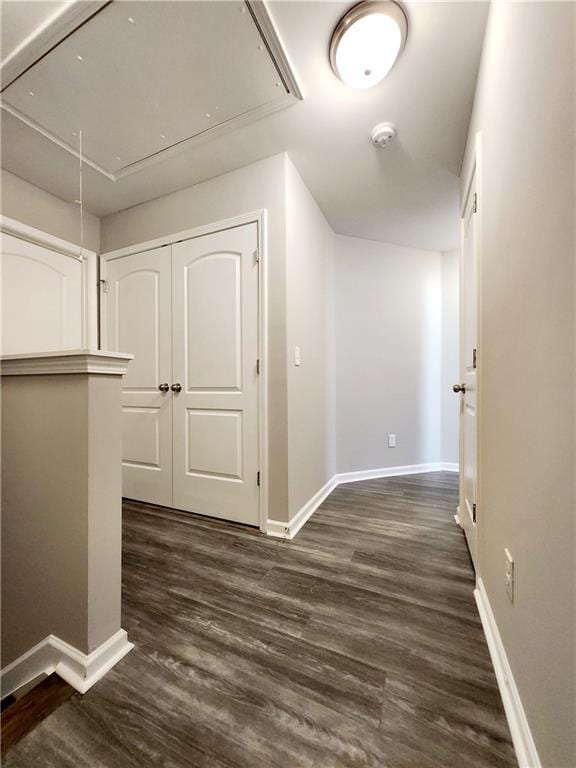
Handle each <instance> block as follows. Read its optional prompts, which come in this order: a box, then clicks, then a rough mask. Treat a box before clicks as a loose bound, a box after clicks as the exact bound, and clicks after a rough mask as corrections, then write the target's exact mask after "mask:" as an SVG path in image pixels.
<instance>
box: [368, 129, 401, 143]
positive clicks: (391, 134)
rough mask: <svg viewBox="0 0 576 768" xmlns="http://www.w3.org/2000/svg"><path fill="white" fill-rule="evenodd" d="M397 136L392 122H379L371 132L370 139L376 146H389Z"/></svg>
mask: <svg viewBox="0 0 576 768" xmlns="http://www.w3.org/2000/svg"><path fill="white" fill-rule="evenodd" d="M395 136H396V128H395V126H394V125H393V124H392V123H378V125H376V126H375V127H374V128H373V129H372V133H371V134H370V141H371V142H372V144H374V146H375V147H387V146H388V144H390V143H391V142H392V141H394V138H395Z"/></svg>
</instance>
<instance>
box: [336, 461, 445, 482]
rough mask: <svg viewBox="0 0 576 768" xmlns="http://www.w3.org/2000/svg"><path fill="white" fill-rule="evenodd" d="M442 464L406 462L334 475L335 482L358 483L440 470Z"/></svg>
mask: <svg viewBox="0 0 576 768" xmlns="http://www.w3.org/2000/svg"><path fill="white" fill-rule="evenodd" d="M441 470H442V464H441V463H440V462H432V463H428V464H407V465H405V466H401V467H380V468H379V469H361V470H360V471H359V472H341V473H340V474H338V475H336V484H337V485H341V484H342V483H359V482H360V481H362V480H377V479H378V478H380V477H399V476H401V475H419V474H422V473H424V472H440V471H441Z"/></svg>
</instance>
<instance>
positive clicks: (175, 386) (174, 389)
mask: <svg viewBox="0 0 576 768" xmlns="http://www.w3.org/2000/svg"><path fill="white" fill-rule="evenodd" d="M170 389H171V390H172V392H182V384H172V386H171V387H170Z"/></svg>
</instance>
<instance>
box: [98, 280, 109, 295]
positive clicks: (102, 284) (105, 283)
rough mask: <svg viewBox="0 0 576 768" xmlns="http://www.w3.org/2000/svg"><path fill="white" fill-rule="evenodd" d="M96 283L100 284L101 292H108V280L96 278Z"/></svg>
mask: <svg viewBox="0 0 576 768" xmlns="http://www.w3.org/2000/svg"><path fill="white" fill-rule="evenodd" d="M98 283H99V285H100V289H101V291H102V292H103V293H108V281H107V280H98Z"/></svg>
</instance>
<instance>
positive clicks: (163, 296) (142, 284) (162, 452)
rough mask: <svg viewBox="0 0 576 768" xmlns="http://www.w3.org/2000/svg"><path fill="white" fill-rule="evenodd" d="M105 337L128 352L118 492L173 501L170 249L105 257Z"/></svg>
mask: <svg viewBox="0 0 576 768" xmlns="http://www.w3.org/2000/svg"><path fill="white" fill-rule="evenodd" d="M106 280H107V293H106V294H105V297H106V311H105V316H106V324H105V338H104V342H105V345H106V348H107V349H110V350H112V351H118V352H130V353H132V354H133V355H134V359H133V360H132V362H131V363H130V366H129V367H128V373H127V375H126V376H125V378H124V381H123V390H122V420H123V423H122V430H123V452H122V466H123V494H124V496H126V497H128V498H132V499H139V500H141V501H148V502H150V503H154V504H162V505H166V506H169V505H171V504H172V393H171V392H170V391H168V392H163V391H161V390H160V389H159V387H160V385H161V384H165V383H166V384H170V383H171V381H172V378H171V377H172V370H171V368H172V363H171V355H172V350H171V334H172V325H171V315H172V312H171V261H170V248H158V249H155V250H152V251H146V252H144V253H136V254H132V255H130V256H126V257H123V258H120V259H115V260H113V261H109V262H108V263H107V265H106Z"/></svg>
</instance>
